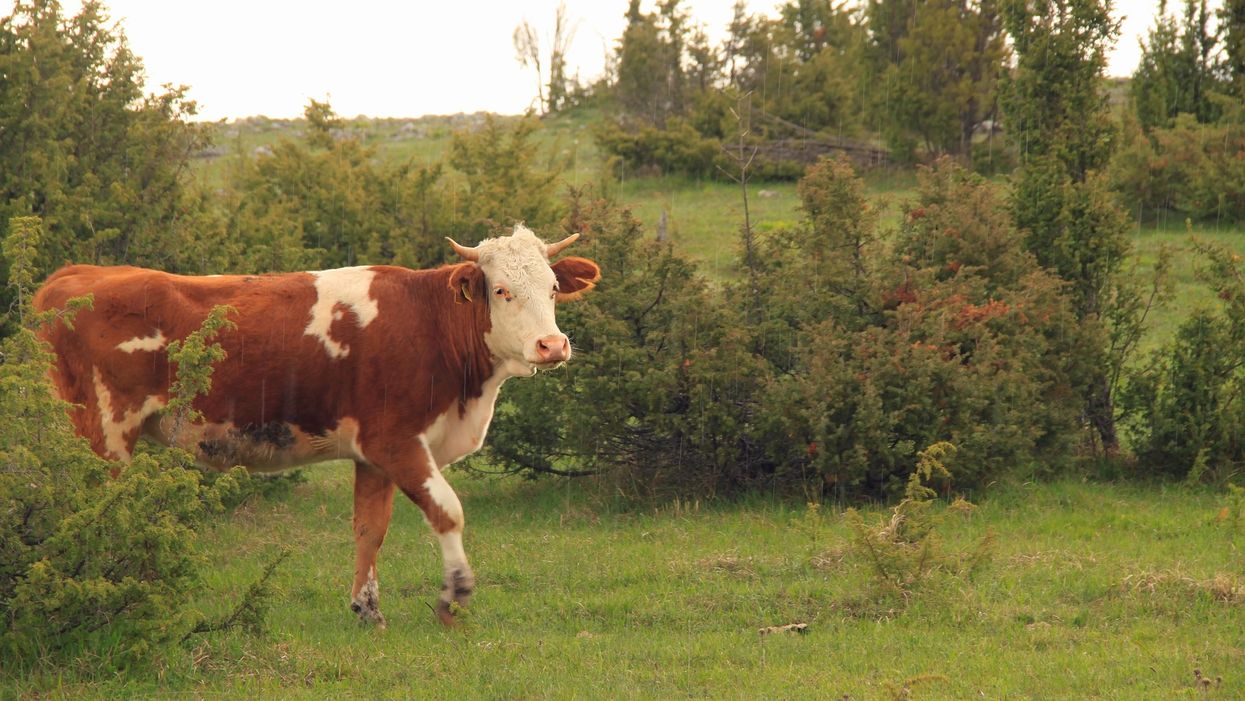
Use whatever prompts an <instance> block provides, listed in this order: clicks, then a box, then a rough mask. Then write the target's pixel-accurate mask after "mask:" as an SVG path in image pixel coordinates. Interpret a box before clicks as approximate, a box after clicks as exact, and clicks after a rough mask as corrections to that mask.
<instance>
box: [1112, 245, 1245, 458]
mask: <svg viewBox="0 0 1245 701" xmlns="http://www.w3.org/2000/svg"><path fill="white" fill-rule="evenodd" d="M1199 248H1200V250H1201V252H1202V254H1203V255H1205V256H1206V257H1207V258H1208V259H1209V261H1210V266H1209V267H1208V268H1207V269H1206V270H1204V271H1203V272H1202V274H1203V277H1204V278H1205V279H1206V280H1207V281H1208V282H1209V283H1210V284H1211V285H1212V286H1213V287H1214V288H1215V290H1216V292H1217V293H1218V295H1219V298H1220V299H1221V300H1223V301H1224V302H1225V304H1224V305H1223V307H1222V308H1220V309H1202V310H1197V311H1195V312H1194V313H1193V314H1192V315H1190V316H1189V318H1188V319H1186V320H1185V321H1184V322H1183V323H1182V324H1181V325H1180V327H1179V328H1178V329H1177V330H1176V335H1175V338H1173V339H1172V340H1171V341H1170V342H1169V343H1168V344H1166V345H1165V346H1163V347H1162V348H1160V349H1159V350H1157V351H1155V352H1154V353H1152V354H1151V356H1150V358H1149V361H1148V362H1147V363H1145V364H1144V365H1143V366H1142V367H1140V368H1138V369H1137V370H1135V371H1133V372H1132V373H1130V375H1129V377H1128V379H1127V382H1126V384H1125V391H1124V393H1123V394H1122V398H1121V403H1122V405H1123V408H1124V410H1125V423H1126V426H1127V428H1128V429H1129V432H1130V435H1131V436H1132V440H1133V445H1134V451H1135V452H1136V454H1137V458H1138V461H1139V462H1140V465H1141V466H1142V468H1143V469H1145V470H1146V471H1148V472H1150V473H1152V474H1157V475H1164V476H1168V477H1180V478H1186V479H1190V480H1194V481H1196V480H1201V479H1208V478H1214V479H1223V478H1225V477H1228V476H1231V475H1232V474H1233V473H1234V472H1236V471H1238V470H1239V469H1240V467H1241V466H1242V465H1243V464H1245V397H1243V395H1242V392H1243V391H1245V373H1243V372H1242V365H1243V364H1245V356H1243V355H1242V352H1241V350H1240V348H1241V347H1242V346H1241V344H1242V341H1245V278H1243V276H1242V271H1241V270H1240V265H1239V260H1238V256H1236V255H1234V254H1232V253H1230V252H1229V251H1227V250H1226V249H1224V248H1221V247H1219V246H1215V245H1211V244H1200V245H1199Z"/></svg>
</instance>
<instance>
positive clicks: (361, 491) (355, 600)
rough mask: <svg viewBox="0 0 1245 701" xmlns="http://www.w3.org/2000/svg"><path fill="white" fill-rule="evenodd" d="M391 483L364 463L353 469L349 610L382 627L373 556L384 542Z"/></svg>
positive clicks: (387, 522) (391, 481) (389, 510)
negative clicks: (352, 532) (352, 570)
mask: <svg viewBox="0 0 1245 701" xmlns="http://www.w3.org/2000/svg"><path fill="white" fill-rule="evenodd" d="M393 492H394V483H393V480H391V479H389V478H388V477H386V476H385V475H384V474H382V473H381V472H380V471H379V470H377V469H375V468H373V467H370V466H368V465H366V464H364V463H360V462H356V463H355V466H354V543H355V564H354V586H353V587H352V588H351V591H350V610H352V611H354V612H355V613H357V614H359V618H360V620H362V621H364V622H366V623H375V624H376V625H378V626H382V627H383V626H384V625H385V617H384V616H383V615H381V613H380V585H379V583H378V582H377V578H376V555H377V553H378V552H379V551H380V546H381V544H382V543H384V542H385V533H386V532H387V531H388V530H389V519H390V517H391V516H392V515H393Z"/></svg>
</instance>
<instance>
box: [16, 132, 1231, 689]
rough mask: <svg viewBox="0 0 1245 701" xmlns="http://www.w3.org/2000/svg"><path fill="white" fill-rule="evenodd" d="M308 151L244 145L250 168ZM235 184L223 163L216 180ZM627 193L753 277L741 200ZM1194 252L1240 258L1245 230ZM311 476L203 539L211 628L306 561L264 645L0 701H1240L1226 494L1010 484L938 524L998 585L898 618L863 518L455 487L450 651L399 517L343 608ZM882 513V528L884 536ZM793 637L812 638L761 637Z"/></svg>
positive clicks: (414, 143)
mask: <svg viewBox="0 0 1245 701" xmlns="http://www.w3.org/2000/svg"><path fill="white" fill-rule="evenodd" d="M412 123H415V124H417V125H419V124H423V121H422V120H416V121H415V122H412ZM424 126H426V127H427V128H426V129H425V130H423V131H411V130H408V131H407V132H402V131H401V130H402V129H403V125H401V124H397V123H395V124H383V125H380V126H377V127H374V130H375V132H376V133H375V134H374V135H373V136H370V137H369V138H374V139H375V143H377V144H378V145H381V146H380V148H379V150H380V151H381V153H382V154H383V155H384V156H385V157H387V158H388V157H395V158H410V159H414V160H416V161H417V162H431V161H432V160H435V159H437V158H440V157H441V156H442V155H443V154H444V153H445V151H446V149H447V148H448V144H449V131H448V127H447V126H446V123H443V122H438V121H435V120H434V121H431V122H428V123H427V124H426V125H424ZM289 128H290V127H282V128H281V129H271V130H268V131H264V132H263V133H262V134H261V135H260V136H258V137H256V136H254V135H247V134H243V135H242V136H240V137H239V139H238V142H237V144H235V147H236V148H237V149H239V150H242V151H244V152H245V151H246V149H251V148H254V147H255V146H258V145H263V144H264V143H268V142H270V141H271V140H274V139H276V138H278V134H279V133H281V132H283V131H285V130H288V129H289ZM421 128H422V127H421ZM584 130H585V123H584V121H583V120H582V119H571V120H567V121H559V122H556V123H555V124H554V125H553V126H552V127H551V128H549V129H542V131H541V132H540V134H541V139H542V141H543V143H546V144H549V145H551V147H552V148H553V149H555V150H554V151H551V153H554V154H560V155H562V156H563V157H565V158H569V159H570V160H571V162H572V166H571V168H570V169H569V170H568V172H567V176H566V177H567V180H568V181H569V182H572V183H578V184H582V183H585V182H589V181H592V180H596V179H598V178H600V177H601V171H600V168H601V166H600V165H599V155H598V154H596V153H595V151H594V150H593V149H594V147H593V146H592V143H591V138H590V137H589V136H588V135H587V133H585V131H584ZM412 134H421V135H422V136H418V137H416V136H412ZM252 138H255V139H257V140H256V141H255V142H254V143H252V142H251V141H250V139H252ZM265 140H268V141H265ZM221 142H222V143H225V144H228V143H229V141H228V139H222V140H221ZM228 163H229V159H228V157H223V158H219V159H216V160H214V161H212V162H211V163H204V164H203V166H204V171H203V172H204V177H205V178H207V179H208V180H209V181H210V180H211V179H212V178H215V177H218V176H219V172H220V171H219V170H213V169H219V168H223V167H228ZM868 185H869V189H870V192H871V193H872V195H873V196H874V198H875V201H877V202H878V203H879V204H880V205H885V206H886V209H885V213H884V215H883V217H882V220H881V221H882V226H883V229H884V230H885V229H893V228H894V227H895V226H897V225H898V221H899V218H898V212H899V203H900V202H902V201H903V199H904V198H906V197H908V196H910V195H911V194H912V191H913V187H914V181H913V180H912V178H911V176H906V175H900V176H894V175H881V176H876V175H875V176H870V178H869V180H868ZM614 187H615V190H614V192H615V194H616V196H617V197H618V199H619V200H620V201H621V202H623V203H626V204H628V205H629V206H630V207H631V208H632V209H633V211H634V213H635V214H636V216H637V217H639V218H640V220H641V221H642V222H643V223H644V224H645V230H646V232H647V233H648V234H649V235H652V233H653V232H654V230H655V229H656V224H657V221H658V220H659V219H660V216H661V212H662V211H663V210H664V211H665V212H666V213H667V216H668V220H667V221H668V224H667V226H668V233H669V235H670V239H671V241H672V243H673V245H674V246H675V248H676V250H679V251H680V252H682V253H684V254H686V255H687V256H689V257H690V258H692V259H694V260H696V261H698V262H699V263H700V264H701V266H702V270H704V271H705V272H706V273H707V275H708V276H709V277H710V279H712V280H715V281H721V280H725V279H729V278H730V277H732V276H733V275H735V274H736V273H735V272H734V268H733V265H734V260H735V258H736V255H737V253H736V245H737V240H738V228H739V224H740V222H741V218H742V212H741V206H740V199H739V190H738V188H737V186H735V185H733V184H730V183H727V182H715V181H703V180H695V179H688V178H658V177H646V178H632V179H625V180H623V181H622V182H616V183H615V184H614ZM762 190H765V191H768V193H770V194H767V195H762V194H760V193H761V191H762ZM750 196H751V202H750V203H751V205H752V214H753V222H754V226H755V227H756V229H757V231H758V232H760V233H761V234H762V235H764V234H765V232H767V231H772V230H774V229H777V228H782V227H788V226H792V225H795V224H796V222H798V221H799V219H800V216H801V215H800V212H799V210H798V197H797V195H796V189H795V185H794V184H791V183H777V184H774V183H762V182H757V183H754V185H753V186H752V188H751V189H750ZM1188 233H1189V232H1188V231H1186V229H1185V227H1184V226H1183V225H1182V224H1180V223H1179V222H1165V223H1163V224H1161V225H1158V226H1154V225H1145V226H1138V227H1137V229H1136V231H1135V232H1134V234H1133V239H1134V244H1135V250H1136V252H1137V254H1138V259H1137V266H1138V274H1139V275H1144V274H1145V272H1146V271H1147V270H1148V269H1149V267H1150V266H1152V265H1153V262H1154V260H1155V256H1156V252H1157V250H1158V249H1159V247H1160V246H1161V245H1164V244H1166V245H1171V246H1175V247H1177V248H1179V250H1178V251H1177V253H1176V257H1175V261H1174V263H1175V264H1174V268H1173V291H1174V297H1173V301H1172V303H1171V304H1169V305H1167V306H1165V307H1162V308H1160V309H1158V310H1156V312H1155V314H1154V315H1153V317H1152V318H1151V329H1150V332H1149V334H1148V336H1147V338H1146V341H1145V343H1144V344H1143V348H1153V347H1156V346H1157V345H1158V344H1159V343H1161V342H1162V341H1163V339H1166V338H1169V337H1170V336H1171V335H1172V333H1173V332H1174V330H1175V328H1176V326H1177V325H1178V324H1179V322H1180V320H1181V319H1182V318H1184V316H1185V315H1186V314H1187V313H1188V311H1189V310H1190V309H1191V308H1193V307H1194V306H1196V305H1202V304H1213V303H1214V301H1215V300H1214V297H1213V295H1212V294H1210V293H1209V292H1208V291H1207V290H1206V289H1205V288H1204V287H1202V286H1201V285H1200V284H1199V283H1198V282H1197V280H1196V276H1195V274H1194V269H1195V256H1194V255H1193V254H1192V253H1191V252H1190V251H1189V250H1188ZM1193 233H1195V234H1197V235H1199V236H1202V237H1203V238H1206V239H1209V240H1213V241H1217V242H1219V243H1222V244H1225V245H1228V246H1230V247H1232V248H1234V249H1236V250H1238V251H1243V252H1245V239H1242V237H1241V232H1239V231H1235V230H1225V229H1219V228H1216V227H1214V226H1195V227H1193ZM606 274H608V271H607V273H606ZM536 381H539V380H536ZM503 396H504V395H503ZM307 475H308V477H309V479H308V481H307V482H306V483H304V484H300V485H298V486H296V487H294V488H293V490H292V491H291V493H289V494H286V495H283V496H279V497H274V498H271V499H267V500H265V499H260V498H253V499H252V500H251V501H249V502H247V503H246V504H244V505H243V506H242V507H241V508H240V509H238V510H237V511H235V512H233V513H230V514H227V515H225V516H222V517H219V518H217V519H216V520H215V521H214V522H213V525H212V526H211V527H210V528H209V529H207V530H206V531H204V532H203V533H202V534H201V541H200V545H201V548H200V550H201V556H202V557H203V558H204V560H205V562H206V566H205V567H204V568H203V571H204V572H205V573H206V574H205V575H204V576H203V580H202V582H201V584H200V586H199V587H198V591H199V595H198V599H197V600H196V602H195V607H196V608H197V609H198V610H200V611H202V612H203V613H205V614H207V615H209V616H213V615H219V614H221V613H224V612H226V611H228V610H230V609H231V608H232V607H233V605H234V604H235V602H236V601H237V599H238V597H240V596H241V595H242V593H243V592H244V591H245V590H246V588H247V587H248V586H249V585H250V583H251V582H253V581H255V579H256V578H257V577H258V576H259V574H260V572H261V571H262V569H263V567H264V566H265V564H266V563H268V562H271V561H272V560H273V559H274V558H275V557H276V556H277V554H278V553H279V552H281V551H282V550H285V549H288V550H289V553H290V554H289V557H288V559H287V560H285V562H284V563H283V564H281V565H280V567H279V568H278V569H277V570H276V573H275V575H274V577H273V580H272V584H273V589H274V593H273V596H272V600H271V604H272V608H271V610H270V612H269V615H268V626H267V631H266V632H265V633H264V634H262V635H258V636H254V635H249V634H246V633H243V632H240V631H232V632H225V633H210V634H202V635H196V636H193V637H191V638H190V639H189V640H188V641H187V642H186V643H185V644H183V645H182V646H180V647H177V646H175V647H173V648H172V649H171V650H170V651H168V652H167V653H160V654H159V655H158V656H155V657H153V658H152V659H151V660H150V661H149V666H147V667H140V668H134V669H128V670H121V671H115V670H114V669H113V665H112V664H111V661H110V660H108V659H98V658H93V657H90V656H84V657H81V658H79V659H78V660H77V661H76V662H75V664H74V665H73V666H70V667H63V666H62V667H56V666H52V665H49V666H47V667H35V668H33V669H22V670H13V669H3V665H0V698H9V697H15V698H75V699H76V698H134V697H140V698H141V697H151V698H182V697H186V698H237V697H245V696H251V697H257V698H307V699H313V698H316V699H318V698H326V697H333V698H337V697H345V698H350V697H360V698H369V699H374V698H671V697H693V698H740V699H751V698H759V697H769V698H784V699H785V698H817V699H821V698H834V699H840V698H848V699H856V700H860V699H900V698H912V699H964V698H1010V699H1051V698H1121V699H1180V698H1187V699H1231V698H1243V697H1245V675H1242V674H1241V673H1240V671H1239V670H1241V669H1245V553H1243V552H1242V549H1241V548H1242V545H1245V514H1243V513H1242V510H1243V509H1245V503H1242V501H1241V499H1240V498H1239V497H1237V498H1235V499H1234V498H1233V497H1232V496H1231V495H1230V494H1229V493H1228V492H1227V491H1225V490H1223V489H1221V488H1216V487H1188V488H1186V487H1182V486H1177V485H1159V484H1145V483H1142V484H1120V483H1115V482H1111V481H1103V482H1094V481H1084V480H1079V479H1078V480H1071V479H1064V480H1062V481H1054V482H1032V481H1028V480H1026V479H1025V478H1024V477H1023V476H1014V477H1013V478H1012V479H1011V480H1009V481H1006V482H1004V483H999V484H994V485H992V486H990V487H989V488H987V489H986V490H984V491H982V492H981V493H977V494H970V495H967V496H968V497H969V498H970V499H971V500H972V501H973V502H975V503H976V504H977V508H976V509H975V510H972V511H971V512H961V511H951V510H949V509H948V507H947V506H946V505H945V503H942V502H940V503H939V505H938V506H937V507H936V508H937V509H938V510H939V511H940V512H945V513H943V514H942V515H944V516H945V521H944V522H943V525H942V526H941V528H940V531H939V536H940V538H941V539H942V540H943V541H944V543H945V545H946V547H947V548H948V549H949V550H952V551H955V550H957V549H965V548H970V547H972V545H973V544H975V543H977V542H979V541H980V540H981V539H982V538H983V537H985V536H986V535H987V534H989V535H990V536H991V538H992V541H991V542H992V545H991V547H990V548H989V557H988V558H987V560H986V561H985V564H984V565H983V566H982V567H980V568H978V569H975V570H973V571H972V572H942V573H937V574H934V575H932V576H930V577H929V578H928V579H927V580H926V581H923V582H922V583H921V585H920V586H919V587H913V588H912V589H911V590H909V591H907V592H906V593H902V594H897V593H895V592H893V591H890V590H887V589H886V588H884V587H882V586H881V585H880V584H879V582H878V579H877V577H876V574H875V572H874V569H873V566H872V565H871V563H870V561H869V560H868V558H867V557H865V555H864V553H863V551H862V550H861V549H860V547H859V546H858V545H855V544H854V541H853V539H852V535H851V532H850V529H849V528H848V526H847V524H846V523H845V521H844V518H843V513H844V509H845V508H846V507H847V506H849V504H822V505H819V506H818V507H817V508H811V507H807V506H805V505H804V504H802V503H799V502H798V501H792V500H790V499H782V498H778V497H776V496H770V495H753V496H751V497H747V498H745V499H743V500H740V501H732V502H725V503H721V502H719V503H698V502H692V503H686V502H670V503H636V502H628V501H625V500H622V499H615V498H613V497H611V496H608V495H606V494H603V492H602V490H601V489H600V488H599V487H596V486H594V485H593V484H591V483H590V482H587V483H586V482H577V481H562V480H540V481H535V482H531V481H521V480H517V479H507V478H497V477H482V476H478V475H474V474H470V473H465V472H463V471H461V470H453V471H451V472H450V473H449V478H450V480H451V482H452V483H453V484H454V486H455V488H456V489H457V491H458V493H459V495H460V496H461V498H462V501H463V504H464V507H465V510H466V514H467V553H468V556H469V557H470V558H471V562H472V564H473V566H474V568H475V570H476V574H477V576H478V591H477V594H476V595H475V597H474V599H473V601H472V605H471V607H470V609H469V611H468V612H467V613H466V614H465V615H464V616H463V620H462V623H461V624H460V625H459V626H458V627H456V628H454V629H451V630H446V629H444V628H442V627H441V626H440V625H439V624H438V623H436V621H435V619H434V617H433V614H432V611H431V609H430V606H431V605H432V604H433V603H434V601H435V598H436V594H437V588H438V586H439V584H440V577H441V570H440V553H439V550H438V546H437V544H436V541H435V539H434V538H433V537H432V536H431V535H430V533H429V532H428V529H427V527H426V526H425V524H424V523H423V519H422V517H421V516H420V514H419V512H418V510H417V509H416V508H415V507H414V506H413V505H412V504H410V503H409V502H408V501H406V500H405V499H401V498H400V499H399V505H398V507H397V508H396V510H395V516H394V523H393V526H392V528H391V530H390V533H389V537H388V540H387V541H386V545H385V548H384V550H383V551H382V553H381V560H380V568H381V572H380V591H381V607H382V610H383V611H384V613H385V615H386V617H387V618H388V621H389V627H388V629H386V630H375V629H372V628H369V627H366V626H363V625H360V624H359V623H357V622H356V619H355V616H354V615H353V614H352V613H351V612H350V611H349V609H348V592H349V587H350V577H351V566H352V557H353V538H352V536H351V526H350V522H351V484H350V482H351V475H352V472H351V470H350V469H349V467H348V466H347V465H345V464H326V465H323V466H317V467H314V468H310V469H308V470H307ZM857 506H860V505H857ZM889 513H890V508H889V506H888V505H882V504H873V505H867V506H866V507H865V508H864V515H865V518H866V520H867V521H869V522H874V521H877V520H878V519H882V518H885V517H887V516H888V515H889ZM790 623H805V624H807V625H808V628H807V632H806V633H805V634H803V635H800V634H795V633H787V632H781V633H775V634H770V635H762V634H761V633H759V632H758V631H759V629H761V628H764V627H767V626H781V625H785V624H790Z"/></svg>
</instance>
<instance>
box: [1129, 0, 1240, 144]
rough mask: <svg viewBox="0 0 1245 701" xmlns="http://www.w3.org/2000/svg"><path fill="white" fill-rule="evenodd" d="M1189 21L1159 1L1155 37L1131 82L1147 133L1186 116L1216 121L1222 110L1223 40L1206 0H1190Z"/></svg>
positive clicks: (1147, 43) (1143, 47)
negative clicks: (1219, 58)
mask: <svg viewBox="0 0 1245 701" xmlns="http://www.w3.org/2000/svg"><path fill="white" fill-rule="evenodd" d="M1184 5H1185V7H1184V17H1183V20H1182V21H1181V20H1177V19H1176V18H1175V17H1172V16H1170V15H1168V14H1167V2H1166V0H1163V1H1162V2H1160V3H1159V8H1158V9H1159V11H1158V15H1157V16H1156V17H1155V20H1154V27H1153V28H1152V29H1151V30H1150V34H1149V36H1148V37H1147V38H1146V39H1145V40H1144V41H1142V42H1141V61H1140V63H1138V65H1137V70H1136V71H1134V72H1133V79H1132V81H1131V82H1130V83H1129V88H1128V89H1129V92H1130V93H1131V95H1132V98H1133V102H1134V109H1135V110H1136V113H1137V118H1138V119H1139V120H1140V122H1141V125H1142V126H1143V127H1144V128H1146V129H1152V128H1154V127H1167V126H1171V124H1172V121H1173V120H1175V119H1176V117H1177V116H1178V115H1180V114H1189V115H1193V117H1194V118H1196V120H1197V121H1198V122H1201V123H1206V122H1212V121H1214V120H1215V119H1216V117H1217V116H1218V109H1217V105H1216V104H1215V102H1214V101H1213V100H1212V99H1211V93H1212V92H1214V91H1217V90H1220V89H1221V86H1220V80H1219V71H1218V70H1217V68H1218V67H1217V66H1216V65H1215V58H1216V53H1217V50H1216V45H1217V44H1218V43H1219V42H1218V37H1217V36H1216V34H1215V33H1213V32H1211V31H1210V29H1209V27H1208V24H1209V22H1210V12H1209V11H1208V10H1207V8H1206V0H1185V3H1184Z"/></svg>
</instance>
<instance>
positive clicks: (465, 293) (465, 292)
mask: <svg viewBox="0 0 1245 701" xmlns="http://www.w3.org/2000/svg"><path fill="white" fill-rule="evenodd" d="M461 284H462V291H463V299H465V300H467V301H468V302H472V301H474V300H473V299H471V286H470V285H468V284H467V281H466V280H464V281H463V282H462V283H461Z"/></svg>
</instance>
